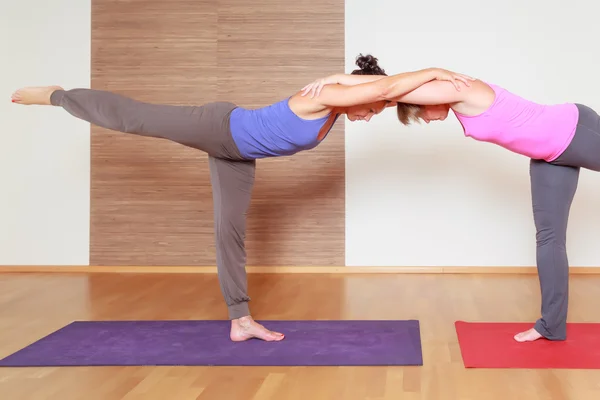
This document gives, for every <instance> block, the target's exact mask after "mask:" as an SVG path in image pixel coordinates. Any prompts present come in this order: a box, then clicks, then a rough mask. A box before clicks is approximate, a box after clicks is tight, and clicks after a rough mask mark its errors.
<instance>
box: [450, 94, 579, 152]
mask: <svg viewBox="0 0 600 400" xmlns="http://www.w3.org/2000/svg"><path fill="white" fill-rule="evenodd" d="M488 85H489V86H490V87H491V88H492V89H493V90H494V92H496V98H495V99H494V102H493V103H492V105H491V106H490V107H489V108H488V109H487V110H486V111H484V112H483V113H481V114H479V115H476V116H467V115H463V114H460V113H458V112H456V111H454V114H455V115H456V118H458V120H459V121H460V123H461V124H462V126H463V129H464V132H465V136H468V137H471V138H473V139H475V140H479V141H482V142H490V143H494V144H497V145H499V146H502V147H504V148H505V149H508V150H510V151H513V152H515V153H518V154H522V155H525V156H527V157H530V158H533V159H537V160H545V161H553V160H554V159H556V158H557V157H558V156H559V155H561V153H562V152H563V151H564V150H565V149H566V148H567V146H568V145H569V143H571V139H572V138H573V135H574V134H575V129H576V127H577V121H578V119H579V111H578V109H577V106H576V105H575V104H571V103H564V104H554V105H543V104H537V103H534V102H532V101H529V100H526V99H523V98H522V97H519V96H517V95H515V94H513V93H510V92H509V91H507V90H505V89H503V88H501V87H499V86H496V85H491V84H488Z"/></svg>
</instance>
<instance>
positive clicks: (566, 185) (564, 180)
mask: <svg viewBox="0 0 600 400" xmlns="http://www.w3.org/2000/svg"><path fill="white" fill-rule="evenodd" d="M577 108H578V110H579V121H578V124H577V129H576V131H575V136H574V137H573V140H572V141H571V143H570V144H569V146H568V147H567V149H566V150H565V151H564V152H563V153H562V154H561V155H560V156H559V157H558V158H557V159H556V160H554V161H552V162H546V161H543V160H531V161H530V178H531V194H532V204H533V215H534V222H535V227H536V243H537V244H536V259H537V269H538V275H539V280H540V286H541V292H542V307H541V308H542V309H541V312H542V316H541V318H540V319H538V320H537V321H536V323H535V329H536V331H538V332H539V333H540V334H541V335H542V336H544V337H545V338H547V339H550V340H564V339H566V335H567V332H566V328H567V308H568V301H569V299H568V297H569V262H568V259H567V250H566V239H567V223H568V219H569V211H570V209H571V203H572V202H573V197H574V196H575V192H576V190H577V183H578V180H579V170H580V168H586V169H589V170H593V171H600V116H598V114H597V113H596V112H595V111H594V110H592V109H591V108H589V107H587V106H584V105H581V104H577Z"/></svg>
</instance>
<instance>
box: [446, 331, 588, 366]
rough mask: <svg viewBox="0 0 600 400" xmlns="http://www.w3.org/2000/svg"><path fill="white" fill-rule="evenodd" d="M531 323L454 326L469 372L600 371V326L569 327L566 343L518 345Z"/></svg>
mask: <svg viewBox="0 0 600 400" xmlns="http://www.w3.org/2000/svg"><path fill="white" fill-rule="evenodd" d="M532 326H533V325H532V324H531V323H501V322H464V321H457V322H455V327H456V334H457V336H458V343H459V345H460V351H461V353H462V358H463V363H464V366H465V367H466V368H532V369H540V368H556V369H559V368H569V369H600V324H596V323H594V324H592V323H569V324H567V340H564V341H550V340H547V339H544V338H542V339H539V340H536V341H534V342H525V343H519V342H517V341H516V340H514V338H513V337H514V335H515V334H517V333H519V332H522V331H524V330H527V329H529V328H531V327H532Z"/></svg>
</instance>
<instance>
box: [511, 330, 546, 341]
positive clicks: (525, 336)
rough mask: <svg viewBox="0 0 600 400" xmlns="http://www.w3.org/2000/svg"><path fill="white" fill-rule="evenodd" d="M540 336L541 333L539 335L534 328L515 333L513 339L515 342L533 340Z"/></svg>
mask: <svg viewBox="0 0 600 400" xmlns="http://www.w3.org/2000/svg"><path fill="white" fill-rule="evenodd" d="M541 338H542V335H540V334H539V333H538V331H536V330H535V329H534V328H531V329H529V330H526V331H525V332H521V333H517V334H516V335H515V340H516V341H517V342H533V341H536V340H538V339H541Z"/></svg>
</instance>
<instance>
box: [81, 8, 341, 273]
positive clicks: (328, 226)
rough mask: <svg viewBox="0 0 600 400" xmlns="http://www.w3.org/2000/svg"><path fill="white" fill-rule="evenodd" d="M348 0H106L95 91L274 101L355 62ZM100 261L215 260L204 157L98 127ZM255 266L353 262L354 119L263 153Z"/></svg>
mask: <svg viewBox="0 0 600 400" xmlns="http://www.w3.org/2000/svg"><path fill="white" fill-rule="evenodd" d="M343 67H344V4H343V2H342V1H341V0H335V1H334V2H327V3H323V2H319V1H316V0H309V1H305V2H302V3H293V4H292V3H285V2H281V1H275V0H260V1H242V0H218V1H209V0H201V1H189V0H172V1H169V2H161V1H156V0H129V1H114V0H112V1H111V0H93V2H92V87H93V88H96V89H103V90H111V91H114V92H117V93H121V94H124V95H127V96H130V97H133V98H136V99H138V100H141V101H147V102H152V103H164V104H202V103H206V102H210V101H231V102H234V103H236V104H239V105H240V106H243V107H252V108H254V107H261V106H265V105H268V104H271V103H273V102H276V101H279V100H281V99H283V98H285V97H287V96H290V95H291V94H293V93H294V92H295V91H297V90H298V89H299V88H301V87H302V86H303V85H305V84H306V83H308V82H310V81H311V80H313V79H315V78H317V77H320V76H322V75H325V74H330V73H334V72H339V71H343ZM91 210H92V211H91V259H90V264H91V265H98V266H101V265H123V266H127V265H148V266H153V265H161V266H169V265H214V264H215V251H214V237H213V214H212V212H213V211H212V188H211V186H210V180H209V175H208V165H207V158H206V155H205V154H204V153H201V152H198V151H195V150H192V149H188V148H185V147H183V146H180V145H177V144H174V143H170V142H167V141H164V140H157V139H148V138H141V137H136V136H129V135H124V134H120V133H115V132H112V131H108V130H104V129H100V128H97V127H93V128H92V187H91ZM248 218H249V219H248V235H247V248H248V265H261V266H287V265H319V266H327V265H343V264H344V138H343V118H341V119H340V121H339V122H338V123H337V124H336V126H335V127H334V129H333V130H332V132H331V134H330V136H329V137H328V138H327V140H326V141H325V143H324V144H323V145H321V146H320V147H319V148H317V149H314V150H312V151H309V152H304V153H301V154H298V155H296V156H293V157H287V158H281V159H272V160H260V161H259V162H258V168H257V173H256V186H255V188H254V192H253V201H252V204H251V207H250V211H249V217H248Z"/></svg>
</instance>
